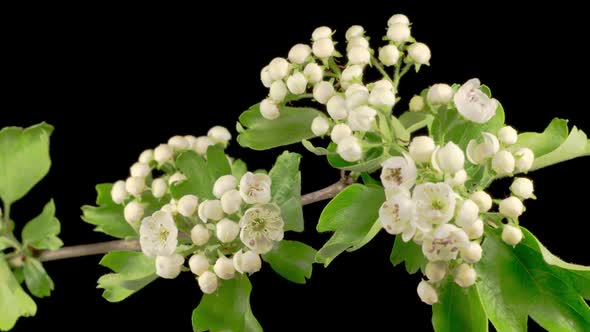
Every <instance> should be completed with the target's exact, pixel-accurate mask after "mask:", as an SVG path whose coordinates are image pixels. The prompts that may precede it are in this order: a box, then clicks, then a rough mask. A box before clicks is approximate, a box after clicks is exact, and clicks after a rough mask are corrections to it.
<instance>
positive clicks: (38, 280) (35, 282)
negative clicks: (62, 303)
mask: <svg viewBox="0 0 590 332" xmlns="http://www.w3.org/2000/svg"><path fill="white" fill-rule="evenodd" d="M23 272H24V277H25V283H26V284H27V288H28V289H29V291H30V292H31V294H33V295H35V296H36V297H45V296H49V295H51V291H52V290H53V287H54V285H53V280H51V277H49V275H48V274H47V272H45V269H44V268H43V265H41V262H39V260H37V259H35V258H32V257H27V258H26V259H25V265H24V266H23Z"/></svg>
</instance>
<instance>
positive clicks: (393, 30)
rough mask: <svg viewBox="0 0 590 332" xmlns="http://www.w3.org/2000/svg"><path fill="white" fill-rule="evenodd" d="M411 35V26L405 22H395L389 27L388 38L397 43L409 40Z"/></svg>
mask: <svg viewBox="0 0 590 332" xmlns="http://www.w3.org/2000/svg"><path fill="white" fill-rule="evenodd" d="M410 35H411V32H410V26H409V25H408V24H405V23H394V24H392V25H390V26H389V28H387V38H389V40H391V41H393V42H395V43H403V42H405V41H408V39H410Z"/></svg>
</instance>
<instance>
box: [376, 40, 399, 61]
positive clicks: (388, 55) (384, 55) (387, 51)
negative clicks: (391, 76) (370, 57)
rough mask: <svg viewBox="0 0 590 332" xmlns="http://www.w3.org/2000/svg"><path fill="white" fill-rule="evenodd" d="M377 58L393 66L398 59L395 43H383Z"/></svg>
mask: <svg viewBox="0 0 590 332" xmlns="http://www.w3.org/2000/svg"><path fill="white" fill-rule="evenodd" d="M379 60H380V61H381V62H382V63H383V64H384V65H386V66H393V65H395V64H397V61H398V60H399V50H398V49H397V47H396V46H395V45H385V46H383V47H381V48H380V49H379Z"/></svg>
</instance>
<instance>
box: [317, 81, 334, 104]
mask: <svg viewBox="0 0 590 332" xmlns="http://www.w3.org/2000/svg"><path fill="white" fill-rule="evenodd" d="M333 95H334V86H333V85H332V83H330V82H326V81H322V82H319V83H317V84H316V85H315V86H314V87H313V98H315V100H316V101H317V102H318V103H320V104H326V103H327V102H328V100H330V98H332V96H333Z"/></svg>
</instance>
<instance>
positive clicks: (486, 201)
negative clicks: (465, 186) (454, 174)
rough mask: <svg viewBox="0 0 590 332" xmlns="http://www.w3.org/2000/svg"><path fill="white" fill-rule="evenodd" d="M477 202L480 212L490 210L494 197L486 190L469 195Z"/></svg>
mask: <svg viewBox="0 0 590 332" xmlns="http://www.w3.org/2000/svg"><path fill="white" fill-rule="evenodd" d="M469 199H471V200H472V201H474V202H475V204H477V207H478V208H479V212H482V213H483V212H488V211H489V210H490V209H491V208H492V197H491V196H490V195H489V194H488V193H486V192H485V191H482V190H480V191H476V192H474V193H473V194H471V196H470V197H469Z"/></svg>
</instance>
